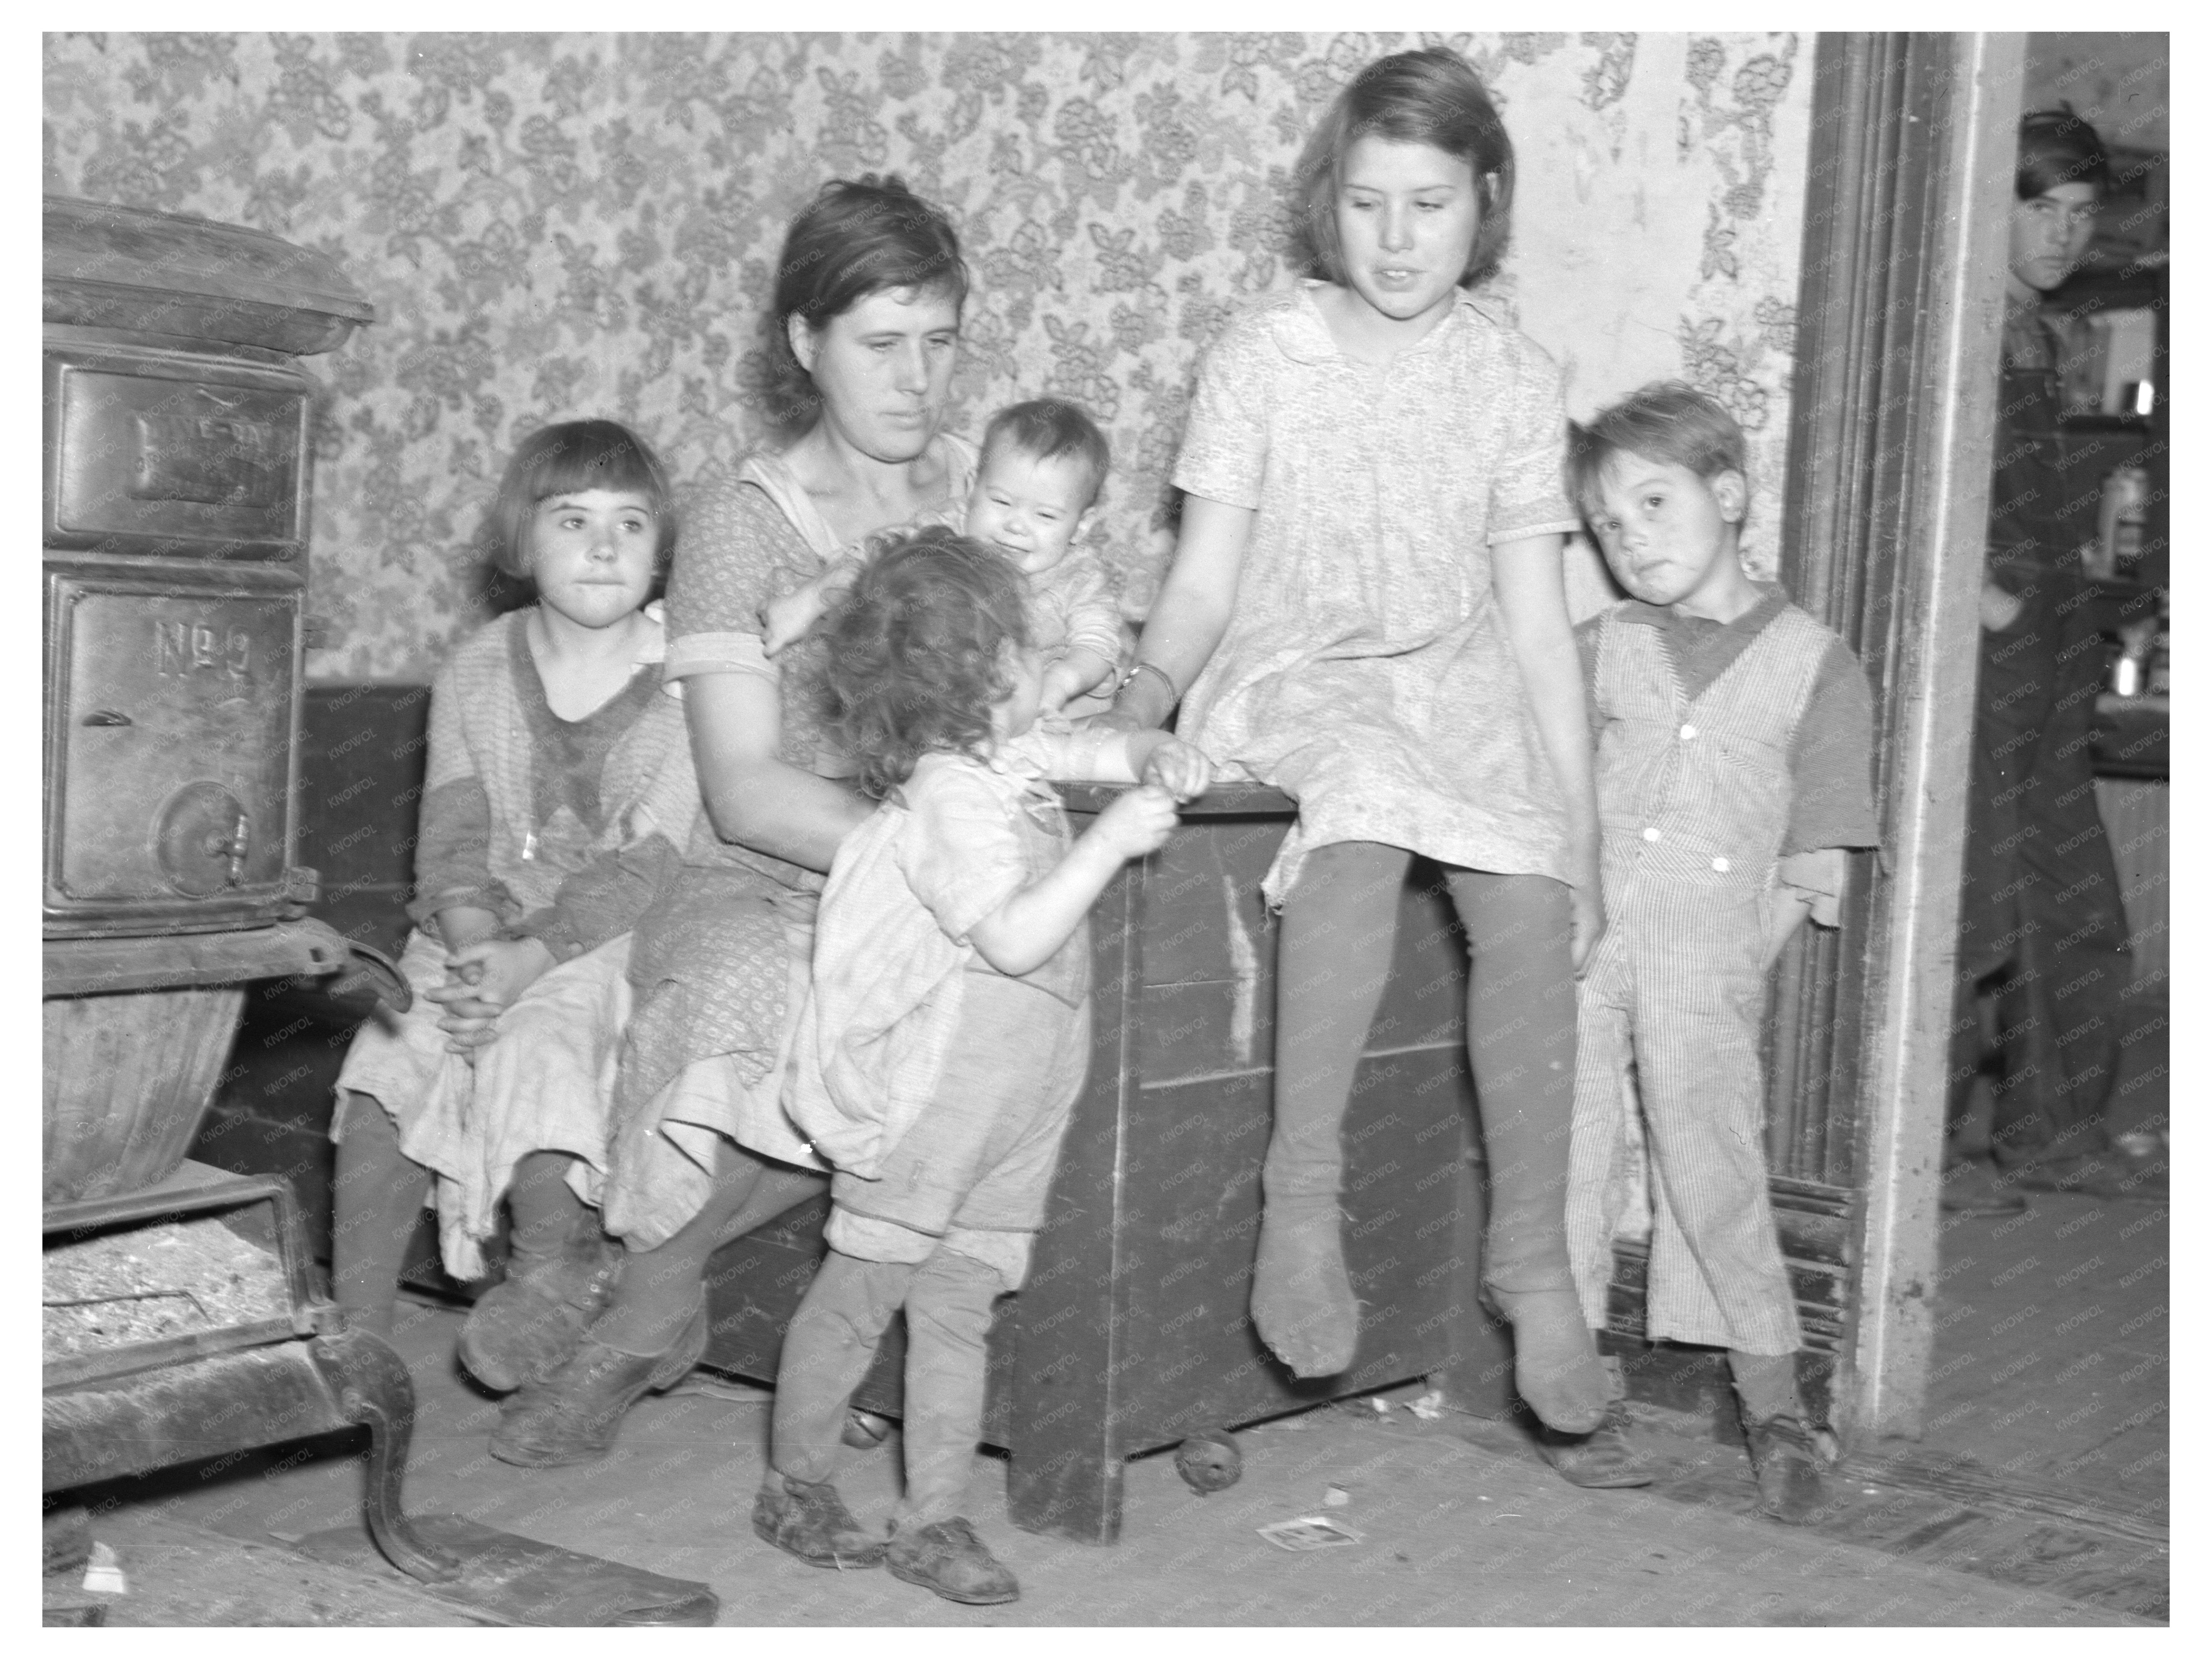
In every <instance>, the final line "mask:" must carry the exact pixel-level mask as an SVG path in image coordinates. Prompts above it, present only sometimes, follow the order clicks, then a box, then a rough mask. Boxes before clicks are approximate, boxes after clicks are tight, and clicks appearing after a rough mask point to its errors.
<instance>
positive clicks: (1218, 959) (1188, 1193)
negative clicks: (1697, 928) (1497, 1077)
mask: <svg viewBox="0 0 2212 1659" xmlns="http://www.w3.org/2000/svg"><path fill="white" fill-rule="evenodd" d="M1064 793H1066V797H1067V799H1068V804H1069V805H1070V808H1071V809H1072V811H1073V812H1074V813H1075V815H1076V817H1077V818H1078V820H1079V822H1080V820H1081V819H1082V817H1084V815H1085V813H1086V812H1088V811H1095V810H1097V807H1098V806H1099V805H1103V802H1104V800H1105V799H1108V798H1109V797H1110V796H1111V794H1113V793H1115V792H1114V791H1112V790H1107V789H1098V788H1094V787H1090V786H1085V785H1071V786H1067V787H1066V789H1065V791H1064ZM1291 819H1292V808H1291V803H1290V802H1289V801H1288V800H1287V799H1285V798H1284V797H1282V796H1281V795H1279V794H1277V793H1274V792H1273V790H1268V789H1262V788H1260V787H1255V786H1252V785H1231V786H1228V787H1223V788H1218V789H1216V790H1214V791H1212V793H1209V794H1208V795H1207V796H1206V798H1205V799H1203V800H1200V801H1198V802H1194V803H1193V804H1192V805H1190V806H1188V807H1187V808H1186V809H1185V811H1184V822H1183V823H1182V826H1181V827H1180V828H1179V829H1177V830H1176V833H1175V835H1174V836H1173V838H1172V839H1171V840H1170V842H1168V844H1167V846H1166V847H1165V848H1162V849H1161V850H1160V851H1159V852H1158V853H1156V854H1153V855H1152V857H1150V858H1147V859H1146V860H1143V861H1141V862H1140V863H1138V864H1133V865H1131V866H1128V867H1127V868H1126V869H1125V870H1123V872H1121V875H1120V876H1118V877H1116V878H1115V881H1114V883H1113V884H1112V885H1111V886H1109V888H1108V889H1107V890H1106V894H1105V896H1104V897H1103V898H1102V899H1101V900H1100V902H1099V904H1098V906H1097V909H1096V910H1095V911H1094V912H1093V913H1092V918H1091V969H1092V979H1093V986H1094V988H1093V991H1092V1015H1093V1042H1094V1046H1093V1048H1092V1051H1091V1073H1090V1078H1089V1080H1088V1082H1087V1083H1086V1085H1085V1089H1084V1092H1083V1095H1082V1097H1081V1098H1080V1099H1079V1101H1078V1103H1077V1104H1076V1108H1075V1113H1074V1116H1073V1121H1072V1122H1071V1123H1070V1125H1069V1128H1068V1133H1067V1139H1066V1142H1065V1144H1064V1146H1063V1148H1062V1151H1061V1153H1060V1169H1059V1173H1058V1174H1057V1176H1055V1178H1054V1182H1053V1188H1052V1194H1051V1197H1050V1200H1049V1201H1048V1206H1047V1218H1046V1223H1045V1229H1044V1231H1043V1234H1042V1237H1040V1238H1039V1239H1038V1241H1037V1246H1036V1255H1035V1257H1034V1259H1033V1261H1032V1262H1031V1265H1030V1276H1029V1280H1028V1282H1027V1284H1026V1285H1024V1288H1023V1289H1022V1291H1020V1293H1019V1294H1018V1295H1015V1296H1012V1297H1006V1298H1004V1299H1003V1300H1002V1301H1001V1302H1000V1306H999V1315H998V1318H997V1321H996V1322H995V1323H994V1326H993V1328H992V1332H991V1339H990V1362H991V1369H990V1387H989V1395H988V1400H987V1406H986V1409H985V1419H984V1433H985V1435H986V1437H987V1438H988V1439H989V1440H990V1442H991V1443H994V1444H995V1445H999V1446H1002V1447H1004V1448H1006V1450H1007V1451H1008V1452H1010V1453H1011V1454H1012V1469H1011V1471H1010V1473H1009V1477H1008V1508H1009V1510H1010V1512H1011V1517H1012V1520H1013V1521H1014V1522H1015V1523H1016V1524H1017V1525H1018V1526H1021V1527H1024V1528H1028V1529H1030V1531H1033V1532H1043V1533H1050V1534H1057V1535H1059V1536H1061V1537H1066V1538H1073V1539H1078V1540H1081V1541H1086V1542H1093V1543H1109V1542H1111V1541H1113V1540H1114V1539H1115V1536H1116V1535H1117V1534H1118V1532H1119V1530H1120V1527H1121V1466H1122V1463H1123V1461H1124V1460H1125V1459H1127V1458H1129V1457H1131V1456H1134V1455H1139V1454H1140V1453H1143V1452H1146V1451H1151V1450H1154V1449H1159V1448H1164V1447H1168V1446H1173V1445H1175V1444H1176V1443H1178V1442H1180V1441H1182V1440H1184V1439H1186V1438H1188V1437H1190V1436H1191V1435H1193V1434H1194V1433H1197V1432H1198V1431H1201V1430H1206V1429H1212V1428H1221V1427H1234V1426H1235V1425H1239V1424H1244V1423H1250V1422H1254V1421H1256V1420H1258V1419H1262V1418H1267V1417H1273V1416H1276V1415H1279V1414H1280V1413H1285V1412H1291V1411H1296V1410H1297V1409H1299V1408H1301V1407H1306V1406H1311V1405H1316V1404H1319V1403H1321V1402H1322V1401H1327V1400H1328V1399H1330V1398H1332V1397H1334V1396H1335V1395H1342V1394H1346V1393H1352V1392H1355V1391H1358V1390H1361V1389H1375V1388H1380V1387H1383V1386H1384V1385H1386V1384H1389V1383H1397V1382H1401V1381H1403V1380H1406V1379H1407V1378H1411V1377H1422V1376H1427V1377H1431V1378H1433V1379H1434V1380H1435V1381H1436V1382H1437V1383H1438V1384H1439V1385H1440V1386H1441V1387H1443V1389H1444V1390H1445V1391H1446V1393H1447V1395H1448V1396H1449V1398H1450V1399H1451V1401H1452V1402H1453V1403H1454V1404H1455V1405H1457V1406H1459V1407H1462V1408H1463V1409H1468V1410H1473V1411H1478V1412H1481V1413H1485V1414H1487V1415H1498V1414H1502V1413H1504V1412H1505V1411H1506V1410H1507V1409H1509V1406H1508V1395H1509V1393H1510V1376H1511V1370H1512V1366H1511V1358H1510V1347H1509V1346H1508V1339H1507V1338H1506V1337H1505V1336H1504V1333H1503V1332H1502V1331H1501V1330H1499V1329H1498V1328H1497V1327H1496V1326H1494V1325H1493V1324H1492V1323H1491V1322H1489V1321H1488V1320H1487V1319H1486V1317H1485V1316H1483V1314H1482V1313H1481V1312H1480V1310H1479V1309H1478V1308H1477V1306H1476V1304H1475V1298H1474V1288H1475V1284H1476V1281H1477V1277H1478V1274H1479V1272H1480V1249H1479V1246H1480V1240H1481V1228H1482V1218H1483V1213H1484V1209H1483V1197H1482V1194H1481V1191H1480V1166H1479V1164H1477V1163H1476V1162H1475V1161H1474V1156H1473V1148H1474V1146H1476V1145H1477V1144H1479V1137H1478V1136H1477V1135H1476V1133H1475V1130H1474V1086H1473V1080H1472V1078H1471V1077H1470V1075H1469V1073H1468V1063H1467V1049H1466V1035H1465V1017H1464V1009H1465V1005H1466V994H1467V965H1466V955H1465V951H1464V947H1463V946H1462V944H1461V941H1460V939H1459V936H1458V928H1457V926H1456V923H1455V919H1454V918H1453V915H1452V913H1451V908H1450V904H1449V900H1448V899H1447V898H1445V897H1444V896H1443V894H1442V893H1441V891H1439V890H1437V885H1438V884H1436V883H1435V882H1433V881H1431V882H1426V883H1424V882H1422V881H1420V880H1419V879H1418V878H1417V879H1415V880H1414V881H1413V882H1412V883H1410V884H1408V886H1407V889H1406V890H1405V891H1404V893H1403V894H1402V895H1401V902H1400V909H1399V926H1398V949H1397V956H1396V958H1395V963H1393V966H1392V969H1391V975H1390V980H1389V986H1388V987H1387V988H1386V990H1385V992H1384V995H1383V1005H1382V1006H1381V1008H1380V1009H1379V1010H1378V1011H1377V1012H1376V1018H1375V1023H1374V1024H1373V1026H1372V1027H1371V1028H1370V1031H1369V1034H1368V1040H1367V1045H1366V1050H1365V1054H1364V1058H1363V1060H1362V1061H1361V1063H1360V1067H1359V1071H1358V1074H1357V1077H1356V1079H1355V1081H1354V1084H1353V1091H1352V1103H1351V1107H1350V1109H1349V1110H1348V1111H1347V1113H1346V1118H1345V1125H1344V1139H1345V1147H1346V1170H1345V1199H1344V1207H1345V1216H1346V1220H1345V1245H1346V1261H1347V1264H1348V1266H1349V1267H1350V1269H1351V1275H1352V1285H1353V1287H1354V1289H1355V1290H1356V1291H1357V1293H1358V1297H1359V1298H1360V1302H1361V1304H1362V1316H1361V1328H1360V1337H1359V1346H1358V1352H1356V1353H1355V1354H1354V1356H1353V1359H1352V1364H1351V1366H1350V1367H1349V1368H1347V1369H1346V1370H1345V1371H1344V1372H1343V1373H1342V1374H1341V1375H1340V1376H1331V1377H1316V1378H1312V1379H1310V1380H1306V1381H1303V1382H1302V1381H1299V1380H1297V1379H1296V1378H1294V1377H1292V1376H1291V1375H1290V1373H1289V1372H1288V1371H1286V1370H1285V1369H1284V1368H1283V1367H1282V1365H1281V1364H1279V1363H1278V1362H1277V1361H1276V1360H1275V1358H1273V1356H1272V1355H1271V1354H1270V1353H1269V1352H1267V1349H1266V1347H1265V1346H1264V1345H1263V1344H1262V1343H1261V1340H1260V1339H1259V1336H1258V1334H1257V1333H1256V1332H1255V1330H1254V1329H1253V1328H1252V1322H1251V1319H1250V1317H1249V1314H1248V1312H1247V1310H1246V1304H1247V1301H1248V1299H1249V1296H1250V1293H1251V1277H1252V1260H1253V1254H1254V1249H1255V1243H1256V1242H1257V1235H1258V1226H1259V1218H1260V1180H1259V1177H1260V1164H1261V1158H1262V1157H1263V1156H1264V1155H1265V1153H1266V1152H1267V1136H1268V1128H1269V1125H1270V1123H1271V1121H1272V1115H1273V1085H1274V1047H1275V1039H1274V1024H1275V931H1276V930H1275V924H1274V922H1273V920H1272V919H1271V918H1270V917H1269V916H1268V915H1267V913H1266V909H1265V907H1264V905H1263V904H1262V902H1261V896H1260V890H1259V888H1260V879H1261V876H1262V875H1263V874H1265V872H1266V871H1267V866H1268V864H1269V863H1270V862H1271V861H1272V860H1273V857H1274V855H1275V850H1276V848H1278V847H1279V846H1280V844H1281V842H1282V839H1283V836H1284V835H1285V832H1286V831H1287V830H1288V829H1289V828H1290V825H1291ZM1422 867H1423V866H1419V865H1418V864H1417V865H1416V866H1415V868H1416V870H1417V871H1419V870H1420V869H1421V868H1422ZM828 1207H829V1206H828V1204H827V1201H826V1200H817V1201H816V1202H813V1203H811V1204H808V1205H805V1206H802V1207H801V1208H800V1209H799V1210H796V1211H794V1212H792V1213H791V1214H789V1215H787V1216H786V1217H784V1218H781V1220H780V1221H777V1222H775V1223H772V1224H771V1225H769V1226H768V1227H765V1228H763V1229H762V1230H760V1231H757V1232H755V1233H752V1234H750V1235H748V1236H747V1237H744V1238H741V1239H738V1240H737V1241H736V1242H734V1243H732V1244H729V1245H727V1246H726V1247H725V1248H724V1249H721V1250H720V1251H719V1252H717V1253H716V1255H715V1256H714V1259H713V1261H712V1262H711V1264H710V1266H709V1268H708V1287H709V1288H708V1296H709V1302H708V1306H709V1309H710V1311H711V1314H712V1316H713V1334H712V1336H711V1338H710V1340H709V1345H708V1350H707V1363H708V1364H710V1365H714V1366H716V1367H719V1368H720V1369H722V1370H729V1371H734V1372H737V1373H738V1374H739V1375H742V1376H756V1377H760V1378H762V1379H763V1380H766V1379H771V1378H773V1377H774V1376H775V1365H776V1359H777V1356H778V1354H779V1352H780V1351H781V1346H782V1342H783V1333H784V1328H785V1327H786V1326H787V1324H788V1322H789V1321H790V1318H791V1316H792V1313H793V1310H796V1308H797V1307H798V1305H799V1298H800V1297H801V1296H803V1295H804V1294H805V1290H806V1286H807V1285H808V1283H809V1282H810V1281H811V1279H812V1278H813V1276H814V1269H815V1266H816V1264H817V1262H818V1261H820V1259H821V1255H822V1252H823V1248H824V1247H823V1243H822V1226H823V1221H824V1220H825V1219H826V1217H827V1213H828ZM902 1354H903V1348H902V1342H901V1341H900V1339H899V1334H898V1332H897V1330H896V1327H895V1328H894V1330H893V1332H892V1333H891V1334H890V1336H888V1337H887V1338H886V1340H884V1344H883V1346H882V1348H881V1349H880V1350H879V1351H878V1357H877V1361H876V1364H875V1367H874V1369H873V1370H872V1371H871V1372H870V1373H869V1376H868V1377H867V1380H866V1382H865V1383H863V1384H862V1385H861V1388H860V1392H859V1394H858V1395H856V1396H855V1398H856V1400H857V1401H858V1403H859V1404H860V1405H861V1406H863V1407H867V1408H868V1409H871V1410H874V1411H879V1412H884V1413H889V1414H891V1415H896V1414H897V1412H898V1409H899V1398H900V1376H901V1364H902Z"/></svg>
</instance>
